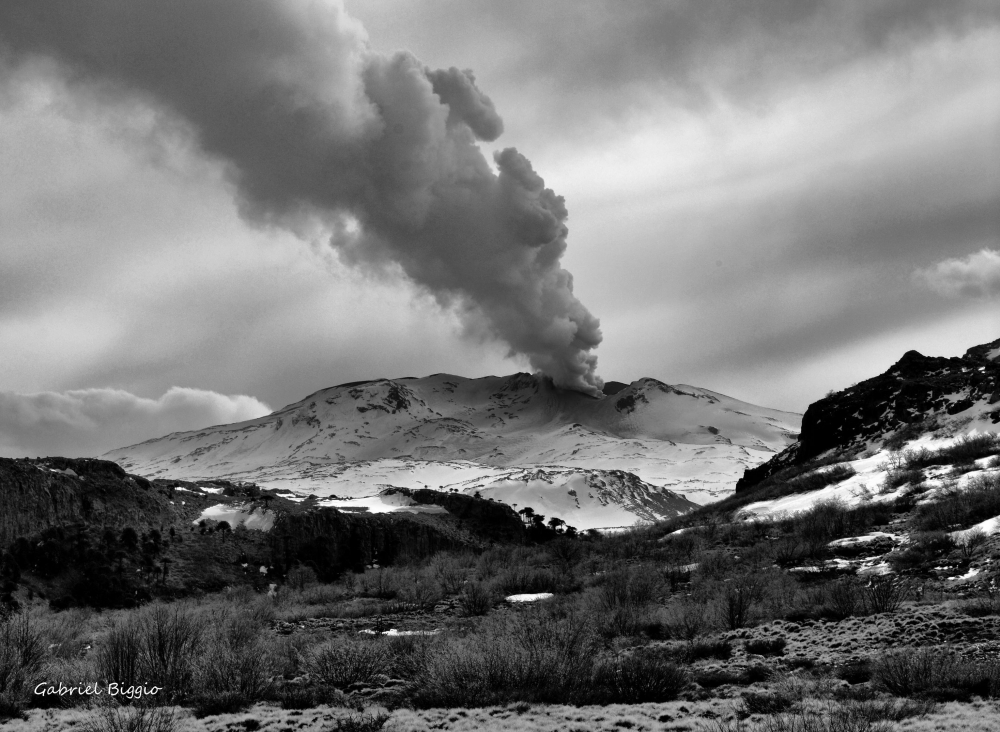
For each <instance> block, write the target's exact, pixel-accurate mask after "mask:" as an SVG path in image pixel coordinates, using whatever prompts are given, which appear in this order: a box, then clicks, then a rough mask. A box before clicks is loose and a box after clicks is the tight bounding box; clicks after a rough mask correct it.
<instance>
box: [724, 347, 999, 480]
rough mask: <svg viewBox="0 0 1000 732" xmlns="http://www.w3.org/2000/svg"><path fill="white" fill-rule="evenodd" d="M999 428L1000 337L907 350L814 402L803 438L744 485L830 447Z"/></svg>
mask: <svg viewBox="0 0 1000 732" xmlns="http://www.w3.org/2000/svg"><path fill="white" fill-rule="evenodd" d="M976 432H979V433H983V432H990V433H997V432H1000V340H996V341H993V342H992V343H986V344H983V345H980V346H975V347H973V348H970V349H969V350H968V351H966V353H965V355H963V356H962V357H961V358H942V357H931V356H924V355H922V354H920V353H918V352H917V351H908V352H907V353H905V354H903V357H902V358H900V359H899V361H897V362H896V363H895V364H894V365H893V366H892V367H891V368H889V369H888V370H887V371H886V372H885V373H882V374H879V375H878V376H875V377H873V378H871V379H867V380H866V381H862V382H860V383H858V384H855V385H854V386H852V387H850V388H848V389H844V390H843V391H840V392H837V393H836V394H831V395H829V396H827V397H826V398H824V399H820V400H819V401H818V402H815V403H813V404H811V405H809V408H808V409H807V410H806V413H805V414H804V415H803V417H802V433H801V436H800V438H799V441H798V442H796V443H795V444H793V445H791V446H789V447H788V448H787V449H786V450H785V451H783V452H782V453H780V454H779V455H776V456H775V457H773V458H772V459H771V460H769V461H768V462H767V463H764V464H763V465H760V466H758V467H756V468H750V469H748V470H747V471H746V473H745V474H744V477H743V478H742V479H740V481H739V483H738V484H737V486H736V490H737V491H743V490H747V489H749V488H751V487H753V486H755V485H756V484H758V483H760V482H761V481H763V480H764V479H766V478H768V477H769V476H771V475H774V474H775V473H777V472H778V471H780V470H783V469H786V468H789V467H792V466H796V465H802V464H805V463H807V462H808V461H810V460H812V459H813V458H816V457H817V456H820V455H823V454H825V453H828V452H831V451H840V452H847V451H851V452H854V453H860V452H863V451H865V450H869V451H871V450H876V449H879V448H880V447H882V446H884V445H886V444H887V441H888V446H890V447H897V448H898V447H901V446H903V445H905V444H906V443H908V442H912V441H915V440H917V439H919V438H921V437H922V436H926V437H929V438H939V439H941V438H950V437H955V436H960V435H963V434H971V433H976Z"/></svg>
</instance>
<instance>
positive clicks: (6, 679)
mask: <svg viewBox="0 0 1000 732" xmlns="http://www.w3.org/2000/svg"><path fill="white" fill-rule="evenodd" d="M44 662H45V646H44V644H43V642H42V638H41V635H40V634H39V632H38V630H37V629H36V628H35V625H34V623H32V621H31V620H30V619H29V618H28V616H27V615H25V614H23V613H20V614H17V615H12V616H9V617H7V618H5V619H2V620H0V721H3V719H4V718H5V717H12V716H15V715H17V714H19V713H20V709H21V708H22V706H23V705H24V704H25V703H26V702H27V699H28V697H29V694H30V692H31V689H32V688H33V687H34V685H35V684H36V683H37V681H38V677H39V675H40V674H41V672H42V669H43V667H44Z"/></svg>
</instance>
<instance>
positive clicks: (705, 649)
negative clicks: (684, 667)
mask: <svg viewBox="0 0 1000 732" xmlns="http://www.w3.org/2000/svg"><path fill="white" fill-rule="evenodd" d="M732 655H733V644H732V643H730V642H729V641H727V640H724V639H722V638H717V639H715V640H701V641H693V642H691V643H688V644H687V646H686V647H685V648H684V660H685V661H687V662H688V663H692V662H694V661H699V660H701V659H703V658H718V659H719V660H722V661H725V660H727V659H729V658H731V657H732Z"/></svg>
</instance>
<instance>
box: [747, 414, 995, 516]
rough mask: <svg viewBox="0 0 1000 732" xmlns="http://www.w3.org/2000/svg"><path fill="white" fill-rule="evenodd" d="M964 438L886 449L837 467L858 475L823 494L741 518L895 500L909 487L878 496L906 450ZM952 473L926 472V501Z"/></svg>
mask: <svg viewBox="0 0 1000 732" xmlns="http://www.w3.org/2000/svg"><path fill="white" fill-rule="evenodd" d="M974 433H975V430H973V431H972V432H971V434H974ZM962 437H964V435H958V436H954V437H948V438H934V437H931V436H930V435H924V436H922V437H920V438H919V439H917V440H914V441H912V442H910V443H908V444H907V445H906V448H905V450H903V451H901V452H900V453H897V454H893V453H890V452H889V451H888V450H884V449H883V450H879V451H878V452H876V453H875V454H873V455H871V456H869V457H865V458H860V459H858V460H850V461H846V462H844V463H838V465H848V466H850V467H852V468H853V469H854V471H855V475H853V476H851V477H850V478H848V479H846V480H843V481H841V482H840V483H835V484H833V485H829V486H826V487H825V488H821V489H820V490H816V491H809V492H806V493H794V494H792V495H788V496H782V497H780V498H773V499H770V500H767V501H757V502H756V503H750V504H748V505H746V506H744V507H743V508H742V509H741V510H740V516H742V517H743V518H745V519H753V518H772V517H777V516H780V515H782V514H785V515H791V514H795V513H800V512H802V511H807V510H809V509H810V508H812V507H813V506H815V505H816V504H817V503H819V502H821V501H831V500H838V501H843V502H844V503H845V504H847V505H848V506H856V505H857V504H859V503H861V502H862V501H868V500H871V501H891V500H894V499H896V498H898V497H899V496H900V495H902V494H903V493H904V492H905V491H906V489H907V486H905V485H904V486H900V487H899V488H897V489H896V490H894V491H891V492H889V493H880V492H879V491H880V490H881V486H882V484H883V483H884V482H885V479H886V476H887V475H888V473H889V471H890V469H891V461H892V460H899V459H901V456H902V455H903V453H905V451H906V450H921V449H927V450H929V451H935V450H940V449H941V448H943V447H949V446H951V445H953V444H955V442H957V441H958V440H960V439H962ZM987 462H988V460H980V461H978V462H977V465H978V466H979V467H985V465H986V463H987ZM831 467H833V466H826V467H823V468H820V469H819V471H818V472H822V471H825V470H830V468H831ZM949 472H950V467H949V466H943V467H932V468H927V469H925V471H924V474H925V478H926V479H925V481H924V483H925V485H926V486H927V487H928V493H927V497H926V498H925V499H923V500H931V498H932V497H933V496H934V494H935V492H936V491H937V489H939V488H941V487H942V486H943V485H944V482H945V481H944V477H945V476H946V475H947V473H949ZM992 472H994V471H992V470H982V469H980V470H973V471H970V472H968V473H965V474H964V475H961V476H959V477H958V478H957V479H956V480H955V482H954V485H955V487H957V488H960V489H961V488H964V487H965V486H967V485H968V484H969V482H970V481H972V480H975V479H976V478H977V477H979V476H981V475H986V474H989V473H992Z"/></svg>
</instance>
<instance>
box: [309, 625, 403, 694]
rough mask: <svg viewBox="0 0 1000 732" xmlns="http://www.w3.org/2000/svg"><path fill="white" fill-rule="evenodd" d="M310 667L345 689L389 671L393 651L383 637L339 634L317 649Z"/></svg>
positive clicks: (322, 676) (310, 655) (334, 684)
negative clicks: (347, 636) (346, 636)
mask: <svg viewBox="0 0 1000 732" xmlns="http://www.w3.org/2000/svg"><path fill="white" fill-rule="evenodd" d="M306 667H307V668H308V669H309V671H310V672H311V673H313V674H315V675H316V676H317V677H318V678H319V679H321V680H322V681H323V682H324V683H326V684H329V685H330V686H334V687H336V688H338V689H343V688H346V687H348V686H350V685H351V684H356V683H371V682H372V681H374V680H375V677H377V676H379V675H382V674H388V673H389V671H390V670H391V669H392V652H391V650H390V648H389V646H388V644H387V643H386V642H385V640H384V639H382V638H335V639H333V640H330V641H327V642H326V643H323V644H322V645H320V646H318V647H316V648H315V649H313V650H312V652H311V653H310V654H309V656H308V658H307V661H306Z"/></svg>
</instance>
